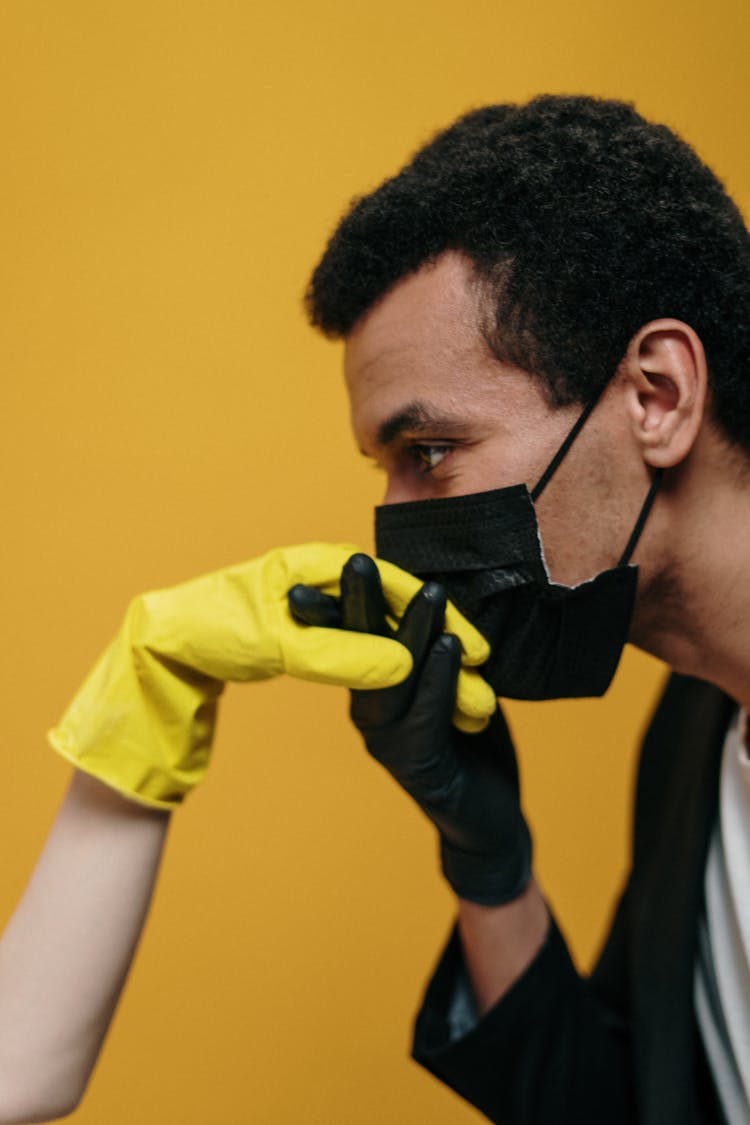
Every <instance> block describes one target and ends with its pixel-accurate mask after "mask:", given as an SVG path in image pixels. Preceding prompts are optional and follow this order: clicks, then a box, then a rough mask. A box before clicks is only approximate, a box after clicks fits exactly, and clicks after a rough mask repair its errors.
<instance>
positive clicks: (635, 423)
mask: <svg viewBox="0 0 750 1125" xmlns="http://www.w3.org/2000/svg"><path fill="white" fill-rule="evenodd" d="M620 370H621V372H622V374H623V375H624V376H625V379H626V380H627V384H628V386H627V397H628V404H629V408H630V416H631V425H632V427H633V432H634V434H635V437H636V439H637V441H638V443H639V444H640V446H641V449H642V451H643V458H644V460H645V461H646V463H647V464H649V465H651V466H652V467H653V468H670V467H671V466H673V465H678V464H679V463H680V461H683V460H684V459H685V458H686V457H687V455H688V453H689V452H690V450H691V449H692V447H693V444H694V442H695V439H696V437H697V436H698V431H699V430H700V427H701V423H702V422H703V417H704V411H705V406H706V394H707V384H708V370H707V365H706V355H705V352H704V350H703V344H702V343H701V341H700V338H699V337H698V336H697V334H696V333H695V332H694V331H693V329H692V328H690V326H689V325H687V324H684V323H683V322H682V321H681V320H671V319H664V320H652V321H651V322H650V323H649V324H645V325H644V326H643V328H641V329H640V331H639V332H637V333H636V335H635V336H634V337H633V339H632V340H631V341H630V344H629V346H628V350H627V353H626V355H625V358H624V360H623V364H622V365H621V369H620Z"/></svg>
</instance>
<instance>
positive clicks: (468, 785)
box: [307, 555, 531, 905]
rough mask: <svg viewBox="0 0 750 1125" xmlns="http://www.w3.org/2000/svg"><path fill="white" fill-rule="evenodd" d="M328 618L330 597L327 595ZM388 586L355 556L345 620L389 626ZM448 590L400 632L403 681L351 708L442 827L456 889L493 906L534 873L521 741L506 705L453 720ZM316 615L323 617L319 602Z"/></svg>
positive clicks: (346, 585) (414, 613)
mask: <svg viewBox="0 0 750 1125" xmlns="http://www.w3.org/2000/svg"><path fill="white" fill-rule="evenodd" d="M308 601H309V602H310V603H312V602H314V601H317V603H318V605H319V606H320V607H321V608H320V610H319V613H318V620H319V621H320V622H321V623H324V618H325V614H326V612H327V613H328V615H329V619H331V618H332V617H333V613H332V607H331V606H330V604H327V603H323V602H322V600H321V599H319V598H318V599H316V598H313V597H312V596H309V597H308ZM383 605H384V599H383V593H382V590H381V588H380V580H379V577H378V572H377V568H376V567H375V566H374V564H373V562H372V560H371V559H369V558H368V557H367V556H364V555H359V556H355V557H354V558H353V559H351V560H350V561H349V563H347V566H346V567H345V568H344V572H343V574H342V578H341V598H340V602H339V624H340V626H341V627H342V628H346V629H361V630H368V631H372V632H374V633H382V631H383V629H384V627H385V618H384V614H383ZM444 607H445V594H444V592H443V590H442V588H441V587H440V586H438V585H437V584H436V583H427V584H425V586H423V587H422V589H421V590H420V591H419V592H418V593H417V594H416V595H415V597H414V598H413V600H412V602H411V604H410V605H409V607H408V609H407V610H406V612H405V614H404V615H403V617H402V620H401V623H400V626H399V629H398V633H397V637H398V640H399V641H400V642H401V643H402V644H403V645H406V647H407V648H409V650H410V652H411V653H412V656H413V659H414V668H413V670H412V672H411V674H410V675H409V677H408V678H407V679H406V680H405V681H404V682H403V683H402V684H400V685H398V686H395V687H391V688H386V689H385V690H380V691H378V690H376V691H353V692H352V702H351V715H352V719H353V721H354V723H355V725H356V726H357V727H358V728H359V730H360V732H361V733H362V735H363V737H364V740H365V744H366V746H367V749H368V750H369V752H370V753H371V754H372V756H373V757H374V758H376V759H377V760H378V761H379V762H380V763H381V764H382V765H383V766H385V768H386V769H387V770H388V771H389V773H390V774H391V775H392V776H393V777H394V778H395V780H396V781H397V782H398V783H399V785H401V786H402V788H403V789H405V790H406V792H407V793H408V794H409V795H410V796H411V797H412V798H413V799H414V800H415V801H416V802H417V804H418V805H419V806H420V808H421V809H422V810H423V812H425V813H426V814H427V816H428V817H429V818H430V820H431V821H432V823H433V824H434V825H435V826H436V828H437V829H438V832H439V834H440V848H441V857H442V865H443V872H444V874H445V876H446V878H447V880H448V882H449V883H450V885H451V887H452V888H453V890H454V891H455V893H456V894H457V895H458V896H459V897H461V898H464V899H468V900H470V901H472V902H478V903H482V904H484V905H500V904H502V903H505V902H510V901H511V900H512V899H514V898H516V897H517V896H518V895H520V894H521V892H522V891H523V890H524V888H525V887H526V885H527V883H528V881H529V878H530V875H531V838H530V836H529V832H528V828H527V827H526V823H525V821H524V819H523V815H522V813H521V809H520V804H519V790H518V768H517V765H516V759H515V754H514V751H513V743H512V741H511V737H510V733H509V731H508V727H507V725H506V723H505V720H504V718H503V716H502V712H501V711H500V710H499V709H498V708H497V704H496V703H495V710H494V713H493V715H492V718H491V720H490V723H489V725H488V726H487V727H486V729H485V730H483V731H482V732H481V733H478V734H465V733H463V732H461V731H458V730H456V729H455V728H454V727H453V726H452V725H451V712H452V710H453V700H454V697H455V691H456V682H457V676H458V672H459V667H460V659H461V657H460V646H459V643H458V641H457V639H456V638H455V637H454V636H452V635H450V634H444V633H442V629H443V611H444ZM307 612H308V619H310V618H312V617H314V615H315V614H314V609H313V608H312V605H311V604H309V605H308V608H307Z"/></svg>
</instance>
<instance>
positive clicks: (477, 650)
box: [375, 559, 490, 667]
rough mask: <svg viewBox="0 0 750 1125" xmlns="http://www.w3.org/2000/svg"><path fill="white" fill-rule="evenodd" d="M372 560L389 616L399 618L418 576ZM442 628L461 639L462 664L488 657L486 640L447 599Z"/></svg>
mask: <svg viewBox="0 0 750 1125" xmlns="http://www.w3.org/2000/svg"><path fill="white" fill-rule="evenodd" d="M375 561H376V563H377V567H378V570H379V571H380V578H381V581H382V585H383V589H384V590H385V595H386V598H387V599H388V605H389V606H390V610H391V615H392V616H393V617H395V618H397V619H399V620H400V619H401V617H403V615H404V612H405V610H406V607H407V605H408V604H409V602H410V601H411V598H412V597H413V596H414V593H415V585H416V583H417V582H418V579H415V578H414V577H413V575H410V574H408V573H407V572H406V571H404V570H401V569H400V568H399V567H397V566H394V565H393V563H389V562H385V560H384V559H376V560H375ZM444 628H445V631H446V633H452V634H453V635H454V636H456V637H458V639H459V641H460V642H461V648H462V650H463V663H464V665H466V666H471V667H475V666H477V665H479V664H484V662H485V661H486V660H487V659H488V657H489V655H490V646H489V643H488V641H486V640H485V638H484V637H483V636H482V634H481V633H480V632H479V630H478V629H477V628H476V627H475V626H474V625H472V624H471V622H470V621H467V619H466V618H465V617H464V615H463V614H462V613H460V612H459V610H457V609H456V607H455V606H454V605H453V603H452V602H448V604H447V606H446V610H445V626H444Z"/></svg>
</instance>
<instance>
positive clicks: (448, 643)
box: [409, 633, 461, 745]
mask: <svg viewBox="0 0 750 1125" xmlns="http://www.w3.org/2000/svg"><path fill="white" fill-rule="evenodd" d="M460 670H461V645H460V643H459V640H458V638H457V637H454V636H453V635H452V634H450V633H442V634H441V636H439V637H438V639H437V640H436V641H435V643H434V644H433V646H432V648H431V649H430V651H429V653H428V654H427V659H426V660H425V662H424V668H423V669H422V674H421V675H420V677H419V685H418V687H417V691H416V694H415V696H414V704H413V706H412V709H411V712H410V714H409V723H410V725H411V727H412V728H413V729H414V730H415V731H420V732H422V734H424V733H425V732H427V731H430V730H434V731H435V732H436V734H438V733H439V732H441V731H443V730H444V729H445V728H446V727H447V726H448V724H449V723H450V722H451V719H452V716H453V707H454V701H455V698H456V688H457V684H458V676H459V672H460ZM424 741H425V742H426V744H427V745H430V743H431V740H430V739H429V738H427V739H424Z"/></svg>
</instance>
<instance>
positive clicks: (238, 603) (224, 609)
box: [49, 543, 495, 809]
mask: <svg viewBox="0 0 750 1125" xmlns="http://www.w3.org/2000/svg"><path fill="white" fill-rule="evenodd" d="M356 550H357V548H356V547H352V546H350V545H347V544H329V543H309V544H305V545H303V546H298V547H287V548H278V549H276V550H274V551H270V552H269V553H268V554H266V555H263V556H261V557H260V558H257V559H252V560H251V561H250V562H246V563H242V564H240V565H238V566H233V567H228V568H227V569H225V570H219V571H216V572H214V573H212V574H208V575H205V576H203V577H201V578H195V579H193V580H191V581H189V582H185V583H182V584H181V585H179V586H175V587H173V588H171V589H168V590H159V591H156V592H153V593H149V594H143V595H141V596H140V597H137V598H136V599H135V600H134V601H133V602H132V603H131V604H130V607H129V609H128V611H127V614H126V616H125V620H124V622H123V624H122V627H121V629H120V631H119V633H118V634H117V636H116V637H115V639H114V641H113V642H112V644H111V645H110V646H109V648H107V649H106V651H105V652H104V654H103V655H102V656H101V658H100V659H99V661H98V662H97V664H96V665H95V666H94V668H93V669H92V671H91V673H90V674H89V676H88V678H87V680H86V681H85V682H84V684H83V686H82V687H81V689H80V691H79V692H78V694H77V695H76V696H75V698H74V699H73V701H72V703H71V704H70V706H69V707H68V709H67V711H66V712H65V714H64V715H63V717H62V719H61V721H60V723H59V724H58V726H56V727H55V728H54V729H53V730H52V731H50V733H49V740H50V743H51V745H52V746H53V747H54V749H55V750H57V751H58V752H59V753H60V754H61V755H62V756H63V757H65V758H67V759H68V760H69V761H71V762H72V763H73V764H74V765H75V766H76V767H78V768H79V769H81V770H83V771H84V772H86V773H90V774H92V775H93V776H95V777H97V778H99V780H101V781H103V782H105V783H106V784H107V785H110V786H111V787H112V788H114V789H116V790H118V791H119V792H120V793H122V794H124V795H125V796H128V797H132V798H134V799H135V800H138V801H140V802H141V803H143V804H146V805H150V806H153V807H156V808H166V809H169V808H173V807H175V806H176V805H177V804H179V802H180V801H181V800H182V798H183V797H184V795H185V794H186V793H187V792H189V790H190V789H192V788H193V786H194V785H195V784H197V782H198V781H199V780H200V779H201V777H202V776H203V774H204V773H205V771H206V769H207V766H208V757H209V752H210V749H211V742H212V739H213V732H214V726H215V721H216V706H217V700H218V697H219V695H220V694H221V692H222V690H223V687H224V682H225V681H227V680H236V681H250V680H264V679H268V678H270V677H272V676H277V675H279V674H280V673H282V672H287V673H288V674H289V675H292V676H296V677H298V678H300V679H304V680H314V681H317V682H319V683H328V684H339V685H342V686H345V687H349V688H383V687H391V686H393V685H394V684H397V683H400V682H401V681H402V680H404V679H405V678H406V676H407V675H408V674H409V672H410V671H411V663H412V662H411V656H410V654H409V652H408V651H407V649H406V648H404V647H403V646H402V645H400V644H398V643H397V642H396V641H393V640H389V639H387V638H384V637H374V636H370V635H369V634H363V633H354V632H346V631H343V630H337V629H324V628H315V627H311V626H307V625H300V624H299V623H298V622H296V621H295V620H294V618H293V617H292V615H291V613H290V612H289V608H288V604H287V591H288V590H289V588H290V587H291V586H293V585H294V584H295V583H297V582H303V583H306V584H307V585H312V586H317V587H319V588H320V589H321V590H323V591H324V592H325V593H330V594H333V595H337V594H338V592H339V576H340V574H341V569H342V567H343V565H344V563H345V562H346V560H347V559H348V558H349V557H350V555H351V554H353V553H354V552H355V551H356ZM378 565H379V568H380V570H381V574H382V578H383V587H384V590H385V593H386V597H387V598H388V601H389V604H390V606H391V608H392V609H393V612H394V615H395V616H396V617H398V616H400V614H401V613H402V612H403V610H404V609H405V607H406V605H407V604H408V602H409V600H410V599H411V597H412V595H413V594H414V593H415V592H416V590H417V589H418V588H419V586H420V582H419V581H418V579H416V578H413V577H412V576H411V575H409V574H407V573H406V572H405V571H402V570H399V569H398V568H397V567H394V566H391V565H390V564H388V563H379V564H378ZM446 629H447V630H449V631H450V632H453V633H455V634H456V636H458V638H459V640H460V641H461V645H462V648H463V651H464V660H465V663H466V665H467V666H469V665H476V664H481V663H483V662H484V660H486V659H487V656H488V654H489V647H488V645H487V642H486V641H485V640H484V638H483V637H482V636H481V634H479V633H478V632H477V630H476V629H475V628H474V627H473V626H472V625H470V624H469V623H468V622H467V621H466V620H465V619H464V618H463V617H461V615H460V614H459V613H458V612H457V611H456V610H453V609H452V607H451V612H450V617H449V615H448V613H447V614H446ZM461 679H463V683H461ZM488 691H489V695H490V696H492V691H491V689H489V688H488V686H487V685H486V684H485V682H484V681H483V680H482V679H481V678H480V677H479V676H478V674H477V673H471V672H468V671H467V672H464V673H462V677H460V679H459V697H458V707H459V709H460V710H461V711H462V712H463V714H464V716H465V722H464V725H465V726H466V725H468V726H469V727H471V728H474V727H476V726H477V725H479V726H483V725H485V724H486V722H487V719H488V716H489V714H490V713H491V710H493V709H494V706H495V700H494V696H492V703H491V706H490V701H489V699H488V695H487V692H488Z"/></svg>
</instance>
